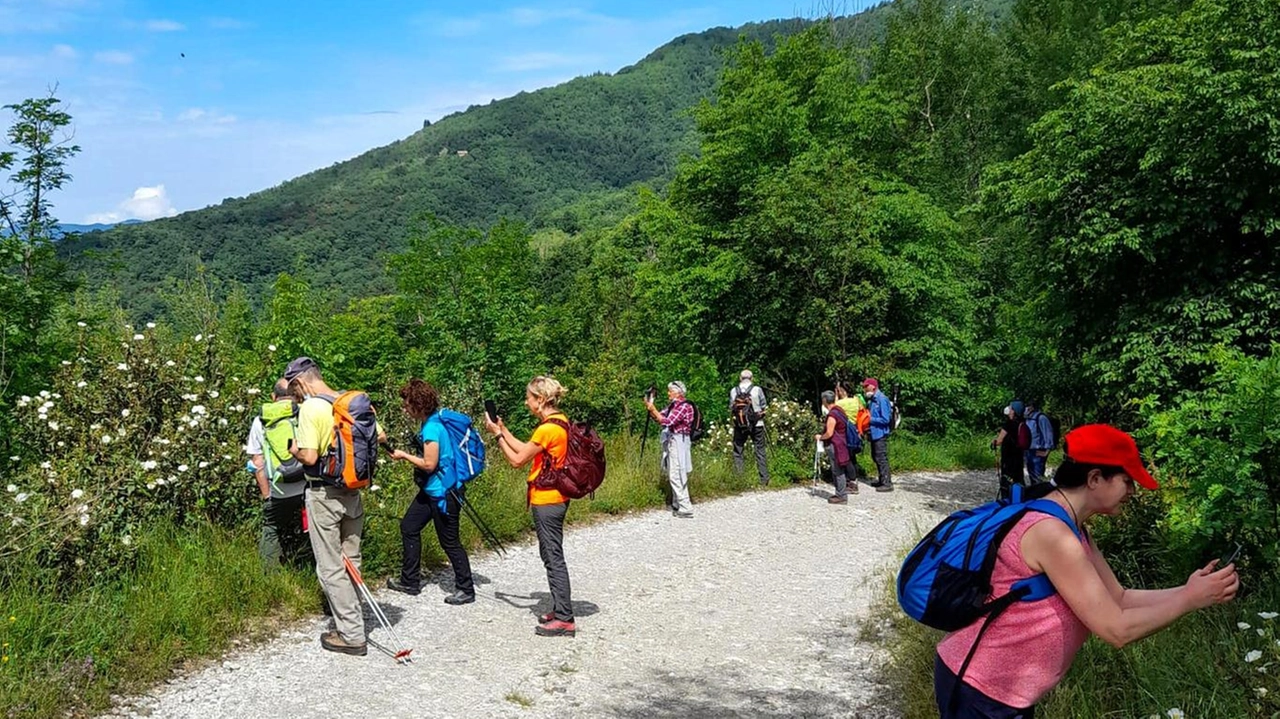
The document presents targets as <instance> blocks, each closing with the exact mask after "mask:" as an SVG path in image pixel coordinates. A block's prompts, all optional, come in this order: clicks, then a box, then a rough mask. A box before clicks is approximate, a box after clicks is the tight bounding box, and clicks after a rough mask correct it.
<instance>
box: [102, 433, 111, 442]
mask: <svg viewBox="0 0 1280 719" xmlns="http://www.w3.org/2000/svg"><path fill="white" fill-rule="evenodd" d="M102 443H103V444H111V435H109V434H104V435H102Z"/></svg>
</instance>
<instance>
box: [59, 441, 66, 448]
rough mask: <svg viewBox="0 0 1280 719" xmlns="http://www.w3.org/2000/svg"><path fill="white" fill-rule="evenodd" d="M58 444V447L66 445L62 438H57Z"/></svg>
mask: <svg viewBox="0 0 1280 719" xmlns="http://www.w3.org/2000/svg"><path fill="white" fill-rule="evenodd" d="M58 446H59V447H65V446H67V443H66V442H63V441H62V440H58Z"/></svg>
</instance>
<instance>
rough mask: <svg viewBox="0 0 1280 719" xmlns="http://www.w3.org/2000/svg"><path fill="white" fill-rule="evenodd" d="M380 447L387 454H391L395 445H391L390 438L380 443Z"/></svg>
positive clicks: (394, 449)
mask: <svg viewBox="0 0 1280 719" xmlns="http://www.w3.org/2000/svg"><path fill="white" fill-rule="evenodd" d="M382 447H383V449H385V450H387V454H391V453H392V452H394V451H396V448H395V445H393V444H391V438H390V437H387V441H385V442H383V443H382Z"/></svg>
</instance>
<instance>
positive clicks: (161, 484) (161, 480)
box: [156, 479, 164, 487]
mask: <svg viewBox="0 0 1280 719" xmlns="http://www.w3.org/2000/svg"><path fill="white" fill-rule="evenodd" d="M156 486H159V487H163V486H164V479H157V480H156Z"/></svg>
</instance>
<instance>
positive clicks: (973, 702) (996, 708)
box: [933, 654, 1036, 719]
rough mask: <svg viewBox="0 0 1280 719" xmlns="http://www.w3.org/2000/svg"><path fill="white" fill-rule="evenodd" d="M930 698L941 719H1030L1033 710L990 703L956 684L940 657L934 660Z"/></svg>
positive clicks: (975, 692)
mask: <svg viewBox="0 0 1280 719" xmlns="http://www.w3.org/2000/svg"><path fill="white" fill-rule="evenodd" d="M933 696H934V699H935V700H936V701H937V702H938V714H939V716H940V717H941V719H1033V717H1035V715H1036V708H1035V706H1029V707H1027V708H1025V709H1019V708H1017V707H1011V706H1009V705H1008V704H1002V703H1001V702H998V701H996V700H995V699H992V698H991V697H989V696H987V695H986V694H983V693H982V692H980V691H978V690H977V689H974V688H973V687H971V686H969V685H968V684H965V683H964V682H958V681H956V675H955V673H954V672H952V671H951V670H950V669H949V668H947V665H946V664H943V663H942V657H940V656H938V655H936V654H935V655H934V657H933Z"/></svg>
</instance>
